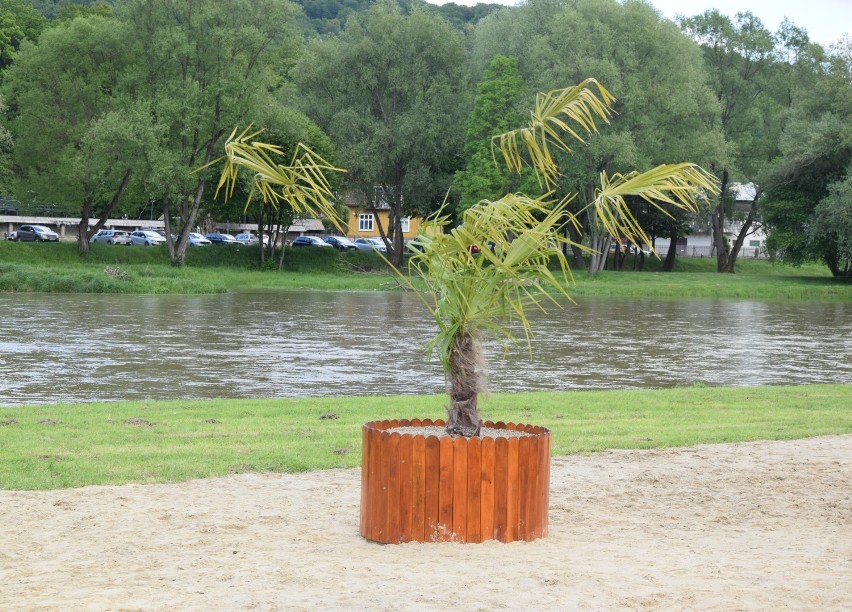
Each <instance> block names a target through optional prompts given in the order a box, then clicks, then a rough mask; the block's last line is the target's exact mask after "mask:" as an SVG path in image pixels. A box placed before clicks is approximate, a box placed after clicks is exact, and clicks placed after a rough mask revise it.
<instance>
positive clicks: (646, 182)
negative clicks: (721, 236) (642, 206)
mask: <svg viewBox="0 0 852 612" xmlns="http://www.w3.org/2000/svg"><path fill="white" fill-rule="evenodd" d="M717 190H718V179H717V178H716V177H715V176H713V175H712V174H710V173H709V172H707V171H705V170H703V169H702V168H700V167H699V166H696V165H695V164H690V163H681V164H665V165H660V166H657V167H656V168H653V169H651V170H648V171H647V172H630V173H629V174H614V175H613V176H611V177H610V176H607V175H606V173H602V174H601V187H600V189H597V190H596V192H595V200H594V202H592V204H591V205H592V206H594V207H595V209H596V212H597V215H598V220H599V221H600V222H601V224H602V225H603V226H604V228H605V229H606V231H607V232H609V234H610V235H612V236H623V237H625V238H627V239H628V240H630V241H631V242H633V243H635V244H643V243H644V244H650V243H651V241H650V239H649V238H648V236H647V234H646V233H645V231H644V230H643V229H642V227H641V226H640V225H639V222H638V221H637V220H636V217H635V216H634V215H633V213H632V212H631V210H630V207H629V206H628V204H627V202H626V201H625V197H626V196H639V197H641V198H642V199H644V200H645V201H646V202H648V203H649V204H650V205H651V206H653V207H654V208H657V209H658V210H660V211H662V212H664V213H666V214H669V212H668V211H667V210H666V208H667V207H672V208H676V209H681V210H688V211H691V212H698V210H699V207H700V205H701V201H702V200H703V199H705V198H706V197H708V196H709V195H711V194H713V193H715V192H716V191H717ZM669 216H671V215H670V214H669Z"/></svg>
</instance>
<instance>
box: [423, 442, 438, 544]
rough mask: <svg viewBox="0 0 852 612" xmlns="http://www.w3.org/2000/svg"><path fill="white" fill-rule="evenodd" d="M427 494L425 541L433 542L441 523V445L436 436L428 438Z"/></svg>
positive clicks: (424, 506)
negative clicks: (433, 536) (434, 534)
mask: <svg viewBox="0 0 852 612" xmlns="http://www.w3.org/2000/svg"><path fill="white" fill-rule="evenodd" d="M425 476H426V483H425V488H426V493H425V495H424V496H423V525H424V533H423V537H424V541H426V542H431V541H432V534H433V533H434V532H435V529H436V528H437V527H438V523H440V522H441V512H440V500H439V498H438V496H439V493H440V490H441V443H440V440H439V439H438V438H437V437H435V436H429V437H428V438H426V473H425Z"/></svg>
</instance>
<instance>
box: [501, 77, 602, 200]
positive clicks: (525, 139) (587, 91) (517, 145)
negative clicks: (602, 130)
mask: <svg viewBox="0 0 852 612" xmlns="http://www.w3.org/2000/svg"><path fill="white" fill-rule="evenodd" d="M593 88H594V89H593ZM595 90H597V91H595ZM614 101H615V98H614V97H613V96H612V94H610V93H609V92H608V91H607V90H606V88H604V86H603V85H601V84H600V83H598V82H597V81H596V80H595V79H586V80H585V81H583V82H582V83H580V84H579V85H576V86H574V87H568V88H565V89H557V90H554V91H551V92H548V93H540V94H538V95H537V96H536V105H535V109H534V110H533V111H532V113H531V118H530V122H529V124H528V125H527V127H524V128H521V129H518V130H512V131H511V132H506V133H504V134H501V135H499V136H496V137H495V140H497V141H498V144H499V147H500V151H501V152H502V154H503V160H504V162H505V164H506V167H507V168H508V169H509V171H511V172H518V173H520V172H521V170H522V169H523V164H524V156H523V153H524V152H526V154H527V155H529V157H530V163H531V165H532V167H533V168H534V169H535V170H536V172H538V173H539V175H540V176H541V178H542V179H543V180H544V184H545V185H547V186H550V185H552V184H553V182H554V179H555V177H556V174H557V173H558V171H559V169H558V167H557V165H556V162H555V161H554V159H553V155H552V154H551V147H555V148H556V149H557V150H562V151H565V152H566V153H571V147H570V146H569V145H568V143H566V142H565V139H564V135H565V134H567V135H568V136H570V137H571V138H573V139H574V140H576V141H578V142H580V143H585V142H586V139H587V138H588V135H589V134H594V133H596V132H597V131H598V128H597V124H596V120H598V119H600V120H601V121H603V122H605V123H609V118H610V117H611V116H612V113H613V111H612V104H613V102H614ZM572 125H576V126H577V128H578V130H575V129H574V128H573V127H572ZM493 142H494V141H493V140H492V144H493Z"/></svg>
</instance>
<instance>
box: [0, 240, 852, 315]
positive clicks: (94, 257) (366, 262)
mask: <svg viewBox="0 0 852 612" xmlns="http://www.w3.org/2000/svg"><path fill="white" fill-rule="evenodd" d="M660 265H661V262H659V261H657V260H655V259H653V258H651V259H650V260H649V261H648V262H647V264H646V267H645V270H646V271H644V272H633V271H631V270H629V269H626V270H624V271H621V272H615V271H609V270H607V271H604V272H602V273H601V274H600V275H598V276H596V277H594V278H591V277H589V276H588V274H587V273H586V272H584V271H583V270H579V271H577V272H576V275H575V281H576V284H575V286H574V287H572V288H571V290H570V292H571V294H572V295H576V296H578V297H581V296H584V295H590V296H626V297H705V298H706V297H710V298H714V297H718V298H749V299H769V300H774V299H788V300H821V301H825V300H832V301H837V300H850V299H852V285H850V284H849V283H841V282H837V281H835V280H833V279H832V278H831V275H830V274H829V272H828V269H827V268H826V267H825V266H821V265H817V264H811V265H806V266H802V267H798V268H795V267H791V266H786V265H781V264H774V263H772V262H769V261H765V260H749V259H741V260H740V263H739V264H738V265H737V273H736V274H718V273H716V271H715V265H716V263H715V260H712V259H709V258H705V259H685V258H681V259H679V260H678V262H677V266H676V270H675V271H674V272H672V273H663V272H659V269H660ZM626 267H627V268H629V267H630V264H629V263H628V265H627V266H626ZM399 286H400V285H399V282H398V280H397V279H396V278H395V276H394V275H393V274H391V273H390V272H389V271H388V269H387V268H386V266H385V265H384V263H383V262H382V261H381V259H379V258H378V257H377V256H375V255H374V254H372V253H365V252H363V251H358V252H350V253H339V252H337V251H334V250H333V249H320V250H316V249H294V250H288V252H287V259H286V262H285V266H284V270H278V269H277V262H275V263H274V264H272V265H267V266H266V268H265V269H261V267H260V265H259V263H258V251H257V249H256V248H247V247H235V248H227V247H215V246H213V247H205V248H194V249H189V250H188V251H187V260H186V265H185V266H183V267H181V268H175V267H173V266H171V265H169V263H168V254H167V253H166V251H165V249H164V248H143V247H123V246H119V247H116V246H109V245H101V244H96V245H92V250H91V252H90V253H89V254H88V255H86V256H84V257H81V256H79V255H78V254H77V251H76V245H75V244H73V243H69V242H63V243H60V244H54V243H50V244H36V243H17V242H9V241H0V292H3V291H6V292H13V291H37V292H61V293H68V292H76V293H144V294H164V293H219V292H225V291H242V290H258V289H263V290H278V289H305V288H307V289H318V290H334V291H338V290H360V291H365V290H397V289H398V288H399Z"/></svg>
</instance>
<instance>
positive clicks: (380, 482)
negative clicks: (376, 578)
mask: <svg viewBox="0 0 852 612" xmlns="http://www.w3.org/2000/svg"><path fill="white" fill-rule="evenodd" d="M389 437H390V436H388V434H387V433H385V432H384V431H382V430H379V429H376V430H375V431H374V432H373V446H374V448H375V449H376V451H377V452H375V453H373V465H374V466H375V470H374V471H373V473H374V474H375V475H376V486H375V487H374V488H373V498H372V499H373V510H374V512H373V513H372V517H373V527H372V529H371V531H370V532H371V533H372V534H373V536H372V537H373V539H374V540H376V541H378V542H387V540H385V530H386V528H387V516H388V513H387V509H388V462H387V458H386V457H385V455H386V452H387V447H386V445H385V441H386V440H387V439H388V438H389Z"/></svg>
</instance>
